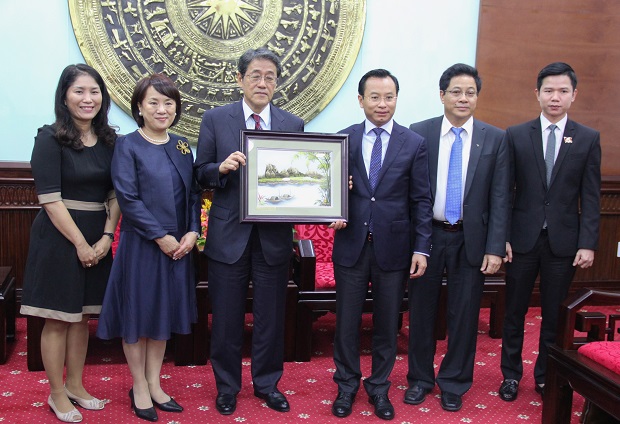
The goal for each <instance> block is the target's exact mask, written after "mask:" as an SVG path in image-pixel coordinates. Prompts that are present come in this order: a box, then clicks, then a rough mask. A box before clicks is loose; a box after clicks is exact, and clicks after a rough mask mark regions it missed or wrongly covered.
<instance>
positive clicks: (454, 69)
mask: <svg viewBox="0 0 620 424" xmlns="http://www.w3.org/2000/svg"><path fill="white" fill-rule="evenodd" d="M460 75H469V76H470V77H472V78H473V79H474V81H475V82H476V91H477V92H478V93H480V90H482V80H481V79H480V76H479V75H478V70H477V69H476V68H474V67H473V66H469V65H466V64H464V63H455V64H454V65H452V66H450V67H449V68H448V69H446V70H445V71H443V74H441V77H440V78H439V89H440V90H441V91H446V90H447V89H448V87H449V86H450V81H452V78H454V77H458V76H460Z"/></svg>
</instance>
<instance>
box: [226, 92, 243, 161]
mask: <svg viewBox="0 0 620 424" xmlns="http://www.w3.org/2000/svg"><path fill="white" fill-rule="evenodd" d="M242 101H243V100H241V101H239V102H237V103H235V105H234V107H233V108H232V109H231V110H230V115H229V116H230V119H229V120H228V125H229V126H230V130H231V131H232V132H233V134H241V131H242V130H247V127H246V125H245V119H244V118H243V106H242V105H241V102H242ZM238 141H239V142H238V143H237V144H238V145H237V147H236V148H235V150H239V151H241V135H239V140H238Z"/></svg>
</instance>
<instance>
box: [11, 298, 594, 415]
mask: <svg viewBox="0 0 620 424" xmlns="http://www.w3.org/2000/svg"><path fill="white" fill-rule="evenodd" d="M539 313H540V310H539V309H538V308H532V309H531V310H530V312H529V314H528V316H527V321H526V329H527V333H526V338H525V347H524V356H525V364H524V369H525V375H524V377H523V380H522V381H521V390H520V392H519V398H518V399H517V401H515V402H512V403H507V402H503V401H502V400H501V399H499V397H498V394H497V390H498V388H499V384H500V382H501V373H500V369H499V361H500V344H501V340H498V339H491V338H490V337H489V336H488V327H489V325H488V318H489V311H488V309H482V311H481V314H480V327H479V336H478V351H477V355H476V369H475V377H474V378H475V380H474V385H473V388H472V389H471V390H470V391H469V392H468V393H467V394H466V395H465V396H464V397H463V408H462V409H461V410H460V411H459V412H446V411H444V410H443V409H442V408H441V406H440V403H439V398H438V397H439V390H438V389H437V388H436V389H435V390H434V391H433V392H432V394H431V395H429V396H428V397H427V399H426V401H425V402H424V403H422V404H421V405H417V406H411V405H406V404H404V403H403V402H402V398H403V395H404V391H405V389H406V384H407V382H406V378H405V376H406V373H407V350H406V345H407V340H406V338H407V321H406V320H405V323H404V326H403V329H402V330H401V333H400V336H399V349H398V358H397V361H396V366H395V368H394V371H393V373H392V378H391V380H392V387H391V389H390V399H391V400H392V403H393V404H394V407H395V410H396V418H395V419H394V420H393V421H392V422H394V423H399V424H407V423H431V424H433V423H479V424H496V423H528V422H531V423H539V422H540V421H541V413H542V401H541V398H540V396H539V395H538V394H537V393H535V391H534V381H533V377H532V370H533V367H534V360H535V357H536V353H537V352H536V350H537V337H538V336H537V335H538V328H539V323H540V316H539V315H538V314H539ZM95 325H96V322H93V323H92V324H91V340H90V347H89V356H88V359H87V367H86V371H85V385H86V387H87V388H88V389H89V390H90V392H91V393H92V394H93V395H95V396H98V397H100V398H102V399H105V400H106V402H107V405H106V407H105V409H104V410H102V411H85V410H81V412H82V414H83V415H84V421H83V422H85V423H114V424H118V423H136V422H145V421H142V420H139V419H138V418H136V417H135V416H134V415H133V413H132V412H131V409H130V406H129V399H128V396H127V393H128V390H129V389H130V387H131V386H130V385H131V378H130V375H129V371H128V369H127V367H126V365H125V363H124V357H123V353H122V348H121V346H120V341H114V342H103V341H101V340H98V339H96V338H95V337H94V331H95ZM334 325H335V318H334V315H333V314H327V315H325V316H323V317H321V318H319V319H318V320H317V321H316V322H315V324H314V331H313V350H314V353H313V357H312V361H311V362H305V363H286V364H285V371H284V377H283V378H282V380H281V382H280V384H279V388H280V390H282V391H283V392H284V393H286V395H287V397H288V399H289V402H290V403H291V411H290V412H289V413H278V412H275V411H272V410H270V409H268V408H267V407H266V405H264V403H263V401H260V400H259V399H257V398H255V397H254V396H253V391H252V387H251V381H250V377H249V375H250V362H249V358H248V359H247V360H246V361H245V362H244V371H243V372H244V382H243V388H242V391H241V393H239V396H238V407H237V411H236V412H235V413H234V414H233V415H230V416H227V417H224V416H222V415H220V414H219V413H218V412H217V411H216V410H215V403H214V398H215V395H216V390H215V386H214V380H213V372H212V370H211V366H210V365H207V366H201V367H175V366H174V363H173V362H172V358H170V357H168V358H167V359H166V361H165V363H164V367H163V371H162V373H163V382H162V386H163V387H164V389H165V390H166V391H167V392H168V393H169V394H171V395H172V396H173V397H174V398H175V399H176V400H177V401H178V402H179V403H180V404H181V405H183V406H184V407H185V411H184V412H183V413H181V414H174V413H166V412H158V413H159V422H161V423H169V424H173V423H178V424H190V423H248V424H250V423H252V424H254V423H257V424H259V423H260V424H265V423H309V424H310V423H311V424H323V423H344V422H349V423H366V422H375V423H376V422H382V421H381V420H379V419H378V418H377V417H375V415H374V414H373V407H372V406H371V405H370V404H369V403H368V402H367V397H366V396H365V395H364V393H362V392H360V393H359V396H358V397H357V401H356V403H355V405H354V408H353V414H352V415H351V416H350V417H348V418H345V419H338V418H335V417H333V416H332V415H331V403H332V401H333V399H334V398H335V396H336V392H337V388H336V385H335V383H334V382H333V380H332V376H333V373H334V363H333V360H332V357H331V355H332V351H333V348H332V340H333V334H334ZM371 325H372V324H371V317H370V315H367V316H365V318H364V322H363V327H364V328H363V337H362V345H363V346H362V349H363V352H362V355H363V356H362V370H363V372H364V374H365V375H367V374H368V373H369V372H370V326H371ZM247 332H248V334H249V333H250V332H251V320H250V317H249V316H248V322H247ZM445 350H446V341H440V342H439V343H438V348H437V361H440V356H441V355H443V354H444V353H445ZM9 355H10V357H9V360H8V362H7V363H6V364H5V365H2V366H0V395H1V396H0V422H1V423H19V424H23V423H58V422H59V421H58V420H57V419H56V418H55V416H54V415H53V414H52V412H50V410H49V408H48V406H47V403H46V399H47V395H48V386H47V380H46V376H45V373H44V372H29V371H28V370H27V365H26V320H25V319H24V318H19V319H18V322H17V341H16V342H14V343H10V344H9ZM436 363H437V362H436ZM582 405H583V399H582V398H581V397H580V396H578V395H576V396H575V399H574V403H573V419H572V421H571V422H572V423H578V422H579V416H580V415H581V412H580V411H581V408H582Z"/></svg>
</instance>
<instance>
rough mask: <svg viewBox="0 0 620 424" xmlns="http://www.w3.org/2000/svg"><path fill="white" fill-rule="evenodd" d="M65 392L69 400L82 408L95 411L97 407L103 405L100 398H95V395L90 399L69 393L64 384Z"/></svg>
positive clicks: (101, 407)
mask: <svg viewBox="0 0 620 424" xmlns="http://www.w3.org/2000/svg"><path fill="white" fill-rule="evenodd" d="M65 393H66V394H67V397H68V398H69V400H70V401H71V402H73V403H75V404H77V405H80V406H81V407H82V408H84V409H90V410H95V411H96V410H99V409H103V407H104V406H105V402H104V401H102V400H100V399H97V398H96V397H94V398H92V399H90V400H88V399H82V398H79V397H77V396H76V395H74V394H73V393H71V392H70V391H69V389H67V387H66V386H65Z"/></svg>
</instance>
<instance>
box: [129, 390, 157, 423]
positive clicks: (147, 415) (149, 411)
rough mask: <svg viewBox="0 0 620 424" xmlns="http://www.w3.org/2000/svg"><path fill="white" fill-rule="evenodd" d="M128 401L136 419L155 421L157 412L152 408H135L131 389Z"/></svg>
mask: <svg viewBox="0 0 620 424" xmlns="http://www.w3.org/2000/svg"><path fill="white" fill-rule="evenodd" d="M129 399H131V409H133V412H134V414H136V417H138V418H141V419H143V420H147V421H153V422H155V421H157V411H155V408H153V407H152V406H151V407H150V408H145V409H139V408H137V407H136V402H135V401H134V398H133V389H131V390H129Z"/></svg>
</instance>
